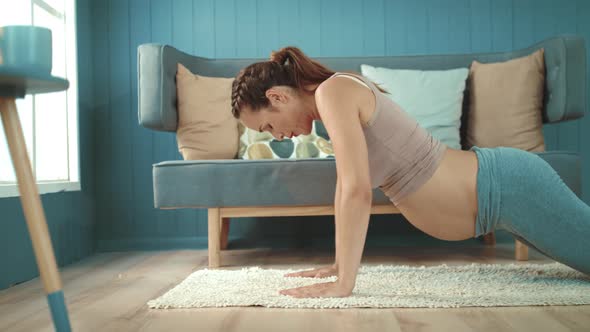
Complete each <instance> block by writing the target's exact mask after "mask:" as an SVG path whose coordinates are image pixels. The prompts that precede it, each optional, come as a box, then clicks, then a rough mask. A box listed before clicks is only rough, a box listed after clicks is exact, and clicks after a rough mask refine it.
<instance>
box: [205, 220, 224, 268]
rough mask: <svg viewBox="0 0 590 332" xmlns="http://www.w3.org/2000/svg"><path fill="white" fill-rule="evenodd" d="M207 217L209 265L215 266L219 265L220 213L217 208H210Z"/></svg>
mask: <svg viewBox="0 0 590 332" xmlns="http://www.w3.org/2000/svg"><path fill="white" fill-rule="evenodd" d="M208 219H209V220H208V221H209V225H208V226H209V227H208V234H207V235H208V240H209V267H210V268H216V267H219V266H220V265H221V253H220V249H219V246H220V242H221V241H220V240H221V231H220V225H221V214H220V211H219V208H210V209H209V218H208Z"/></svg>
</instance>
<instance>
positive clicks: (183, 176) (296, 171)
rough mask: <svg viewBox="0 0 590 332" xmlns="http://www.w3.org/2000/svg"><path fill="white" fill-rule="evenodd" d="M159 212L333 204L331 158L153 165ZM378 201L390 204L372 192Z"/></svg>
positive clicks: (333, 163) (334, 177) (236, 160)
mask: <svg viewBox="0 0 590 332" xmlns="http://www.w3.org/2000/svg"><path fill="white" fill-rule="evenodd" d="M153 177H154V204H155V207H157V208H172V207H231V206H277V205H285V206H293V205H330V204H334V194H335V189H336V162H335V161H334V159H331V158H307V159H260V160H243V159H227V160H175V161H164V162H160V163H157V164H154V165H153ZM373 203H377V204H387V203H389V200H388V198H387V196H385V195H384V194H383V193H382V192H381V191H380V190H379V189H375V190H373Z"/></svg>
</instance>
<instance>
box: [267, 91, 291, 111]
mask: <svg viewBox="0 0 590 332" xmlns="http://www.w3.org/2000/svg"><path fill="white" fill-rule="evenodd" d="M266 98H268V100H270V102H271V104H272V105H273V106H274V105H276V104H278V103H284V102H286V101H287V95H286V93H285V91H283V90H282V89H280V88H276V87H273V88H270V89H268V90H266Z"/></svg>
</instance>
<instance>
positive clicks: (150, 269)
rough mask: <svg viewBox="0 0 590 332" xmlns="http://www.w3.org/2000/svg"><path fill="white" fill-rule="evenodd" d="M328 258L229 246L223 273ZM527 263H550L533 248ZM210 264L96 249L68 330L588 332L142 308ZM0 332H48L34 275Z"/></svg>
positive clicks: (468, 251) (582, 314) (504, 247)
mask: <svg viewBox="0 0 590 332" xmlns="http://www.w3.org/2000/svg"><path fill="white" fill-rule="evenodd" d="M331 255H332V253H331V252H330V251H329V250H326V251H318V250H316V251H305V250H295V249H290V250H277V249H275V250H272V251H271V250H268V249H244V250H229V251H224V252H222V261H223V262H224V264H225V266H224V267H222V268H226V269H234V268H241V267H243V266H261V267H266V268H270V267H273V268H289V267H300V266H311V265H324V264H329V263H330V262H331V261H332V259H333V257H332V256H331ZM513 255H514V245H511V244H497V245H496V247H490V246H484V245H479V246H473V245H470V246H466V247H452V248H436V247H429V248H424V247H420V248H414V247H393V248H378V249H373V248H369V249H367V250H365V255H364V257H363V264H389V263H391V264H407V265H437V264H442V263H446V264H449V265H451V264H465V263H471V262H478V263H498V264H505V263H514V262H515V261H514V260H513ZM529 262H541V263H544V262H547V263H548V262H552V261H551V260H549V259H547V258H545V257H544V256H542V255H540V254H538V253H537V252H535V251H533V250H530V260H529ZM517 263H518V262H517ZM228 264H229V265H233V266H227V265H228ZM238 264H239V266H238ZM206 266H207V251H206V250H177V251H144V252H122V253H100V254H96V255H94V256H92V257H89V258H87V259H85V260H83V261H80V262H78V263H76V264H73V265H70V266H68V267H66V268H64V269H62V270H61V272H62V279H63V283H64V285H65V287H64V293H65V296H66V302H67V304H68V308H69V312H70V319H71V321H72V327H73V330H74V331H257V332H258V331H261V332H262V331H339V332H343V331H451V330H452V331H494V332H496V331H520V332H523V331H552V332H557V331H590V305H587V306H536V307H497V308H476V307H470V308H453V309H416V308H395V309H366V308H363V309H277V308H271V309H269V308H262V307H234V308H204V309H170V310H160V309H148V308H147V305H146V302H147V301H148V300H150V299H152V298H155V297H157V296H159V295H161V294H163V293H164V292H166V291H167V290H168V289H170V288H172V287H173V286H174V285H176V284H178V283H179V282H180V281H182V280H183V279H184V278H185V277H186V276H188V275H189V274H190V273H191V272H192V271H195V270H198V269H202V268H205V267H206ZM392 287H394V284H392ZM0 331H53V327H52V323H51V320H50V316H49V311H48V307H47V302H46V299H45V295H44V294H43V290H42V286H41V283H40V281H39V279H35V280H32V281H29V282H25V283H22V284H19V285H16V286H14V287H11V288H9V289H7V290H3V291H0Z"/></svg>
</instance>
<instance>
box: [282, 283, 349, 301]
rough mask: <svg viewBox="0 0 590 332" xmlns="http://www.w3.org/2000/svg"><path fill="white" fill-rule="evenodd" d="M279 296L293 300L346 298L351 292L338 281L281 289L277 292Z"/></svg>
mask: <svg viewBox="0 0 590 332" xmlns="http://www.w3.org/2000/svg"><path fill="white" fill-rule="evenodd" d="M279 294H281V295H289V296H293V297H295V298H306V297H347V296H350V294H352V290H351V289H349V288H345V287H344V286H342V285H341V284H340V283H338V281H331V282H324V283H319V284H313V285H308V286H303V287H298V288H291V289H283V290H281V291H279Z"/></svg>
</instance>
